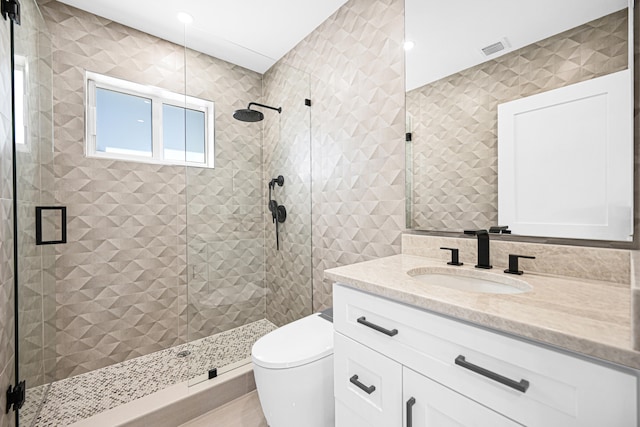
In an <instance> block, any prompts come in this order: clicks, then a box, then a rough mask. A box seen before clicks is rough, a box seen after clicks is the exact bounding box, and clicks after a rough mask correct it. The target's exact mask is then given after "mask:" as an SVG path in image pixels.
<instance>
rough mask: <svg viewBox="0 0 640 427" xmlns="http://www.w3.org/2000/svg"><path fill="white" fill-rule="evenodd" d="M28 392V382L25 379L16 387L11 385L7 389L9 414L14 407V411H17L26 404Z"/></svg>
mask: <svg viewBox="0 0 640 427" xmlns="http://www.w3.org/2000/svg"><path fill="white" fill-rule="evenodd" d="M26 394H27V384H26V383H25V382H24V381H20V382H19V383H18V385H17V386H16V388H13V387H12V386H9V389H8V390H7V412H6V413H7V414H8V413H9V411H10V410H11V408H13V411H14V412H15V411H17V410H18V409H20V408H22V405H24V399H25V397H26Z"/></svg>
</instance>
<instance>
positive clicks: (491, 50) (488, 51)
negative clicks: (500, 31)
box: [480, 37, 511, 56]
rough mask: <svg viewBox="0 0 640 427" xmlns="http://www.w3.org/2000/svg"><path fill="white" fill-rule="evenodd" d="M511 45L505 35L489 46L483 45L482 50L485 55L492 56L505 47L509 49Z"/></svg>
mask: <svg viewBox="0 0 640 427" xmlns="http://www.w3.org/2000/svg"><path fill="white" fill-rule="evenodd" d="M510 47H511V44H510V43H509V41H508V40H507V38H506V37H503V38H502V39H501V40H500V41H498V42H496V43H493V44H490V45H489V46H486V47H483V48H482V49H480V50H481V51H482V53H483V54H484V56H491V55H495V54H496V53H498V52H501V51H503V50H505V49H508V48H510Z"/></svg>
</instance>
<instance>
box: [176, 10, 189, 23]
mask: <svg viewBox="0 0 640 427" xmlns="http://www.w3.org/2000/svg"><path fill="white" fill-rule="evenodd" d="M176 16H177V18H178V21H180V22H182V23H183V24H191V23H192V22H193V16H191V15H189V14H188V13H186V12H179V13H178V14H177V15H176Z"/></svg>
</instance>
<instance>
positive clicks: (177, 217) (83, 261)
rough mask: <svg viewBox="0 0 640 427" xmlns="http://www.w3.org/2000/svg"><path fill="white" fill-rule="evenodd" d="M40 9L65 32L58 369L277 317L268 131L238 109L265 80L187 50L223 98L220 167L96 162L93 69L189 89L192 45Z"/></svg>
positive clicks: (203, 81) (211, 90) (200, 79)
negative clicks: (269, 308)
mask: <svg viewBox="0 0 640 427" xmlns="http://www.w3.org/2000/svg"><path fill="white" fill-rule="evenodd" d="M39 5H40V7H41V9H42V11H43V14H44V17H45V20H46V21H47V24H48V27H49V29H50V31H51V33H52V37H53V51H54V53H53V58H54V60H53V73H54V75H55V79H54V90H53V100H54V116H53V118H54V131H55V157H54V167H53V169H54V174H55V178H56V199H57V202H58V203H61V204H64V205H66V206H67V207H68V231H69V243H68V244H66V245H61V246H58V247H57V248H56V250H57V256H56V260H55V281H56V286H55V314H54V315H53V316H51V318H50V320H49V322H48V324H47V327H48V328H50V329H51V330H54V331H55V339H54V340H53V344H54V346H55V352H54V354H53V360H52V363H51V365H52V366H53V367H54V372H53V373H52V376H53V378H54V379H63V378H67V377H69V376H73V375H78V374H81V373H84V372H88V371H91V370H94V369H98V368H101V367H105V366H109V365H112V364H114V363H119V362H122V361H125V360H128V359H131V358H135V357H138V356H141V355H144V354H148V353H151V352H155V351H159V350H162V349H165V348H169V347H171V346H174V345H176V344H179V343H184V342H187V341H188V340H191V339H196V338H201V337H205V336H209V335H211V334H213V333H216V332H220V331H223V330H227V329H230V328H233V327H237V326H240V325H243V324H245V323H247V322H249V321H254V320H258V319H262V318H264V317H265V314H264V311H265V305H264V301H265V300H264V297H265V295H264V294H265V292H264V268H263V258H264V257H263V253H262V251H261V250H257V249H256V248H258V247H259V248H261V247H262V246H261V245H262V241H263V236H262V216H261V215H260V214H258V213H257V212H258V209H261V207H262V203H261V200H260V194H261V191H262V185H261V180H260V177H261V170H262V169H261V167H262V165H261V138H260V133H259V132H258V133H256V132H255V130H253V129H252V128H251V127H250V126H248V125H247V124H243V123H240V122H238V121H236V120H234V119H233V118H232V115H231V112H232V111H233V110H235V109H238V108H241V107H243V106H244V105H246V104H247V103H248V102H249V101H251V100H259V99H260V95H261V76H260V75H259V74H258V73H255V72H252V71H249V70H246V69H243V68H241V67H238V66H235V65H232V64H229V63H226V62H224V61H221V60H218V59H215V58H211V57H209V56H207V55H203V54H200V53H198V52H193V51H187V52H186V55H187V58H186V61H187V62H186V63H187V73H188V74H187V76H186V77H187V80H186V91H187V93H188V94H189V95H192V96H196V97H201V98H206V99H211V100H213V101H214V102H215V106H216V117H215V123H216V130H215V132H216V141H215V145H216V146H215V149H216V152H215V155H216V158H215V163H216V164H215V169H202V168H184V167H179V166H165V165H150V164H140V163H130V162H122V161H111V160H103V159H88V158H85V157H84V149H83V144H84V123H83V119H82V117H83V116H84V113H83V111H84V110H83V108H84V107H83V105H84V101H83V96H84V88H83V85H84V80H83V76H84V72H85V70H90V71H93V72H98V73H103V74H107V75H110V76H113V77H117V78H121V79H125V80H130V81H134V82H140V83H144V84H150V85H153V86H159V87H163V88H165V89H168V90H171V91H175V92H184V90H185V79H184V71H185V64H184V54H185V52H184V50H183V48H182V47H181V46H178V45H175V44H172V43H169V42H167V41H164V40H160V39H157V38H156V37H153V36H150V35H148V34H145V33H142V32H140V31H137V30H133V29H131V28H128V27H125V26H123V25H120V24H117V23H115V22H112V21H109V20H107V19H104V18H101V17H98V16H95V15H92V14H89V13H86V12H83V11H80V10H78V9H75V8H73V7H70V6H67V5H64V4H62V3H58V2H56V1H54V0H42V1H39ZM238 146H242V147H243V150H238ZM248 171H254V172H253V175H252V173H251V172H248ZM247 254H252V255H251V256H248V255H247ZM187 287H188V290H187ZM229 296H234V297H236V299H237V301H234V303H230V302H229V301H227V300H228V299H229ZM205 297H206V298H205ZM225 298H226V299H225ZM216 301H217V302H219V303H220V306H215V305H213V304H214V302H216ZM247 306H248V307H247ZM241 307H242V308H244V310H241Z"/></svg>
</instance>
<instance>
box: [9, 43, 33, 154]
mask: <svg viewBox="0 0 640 427" xmlns="http://www.w3.org/2000/svg"><path fill="white" fill-rule="evenodd" d="M13 75H14V94H15V111H16V115H15V127H16V149H17V150H18V151H30V149H29V137H28V135H29V132H28V127H27V124H28V112H29V105H28V99H29V96H28V87H27V82H28V75H29V74H28V70H27V58H26V57H24V56H21V55H15V57H14V68H13Z"/></svg>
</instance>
